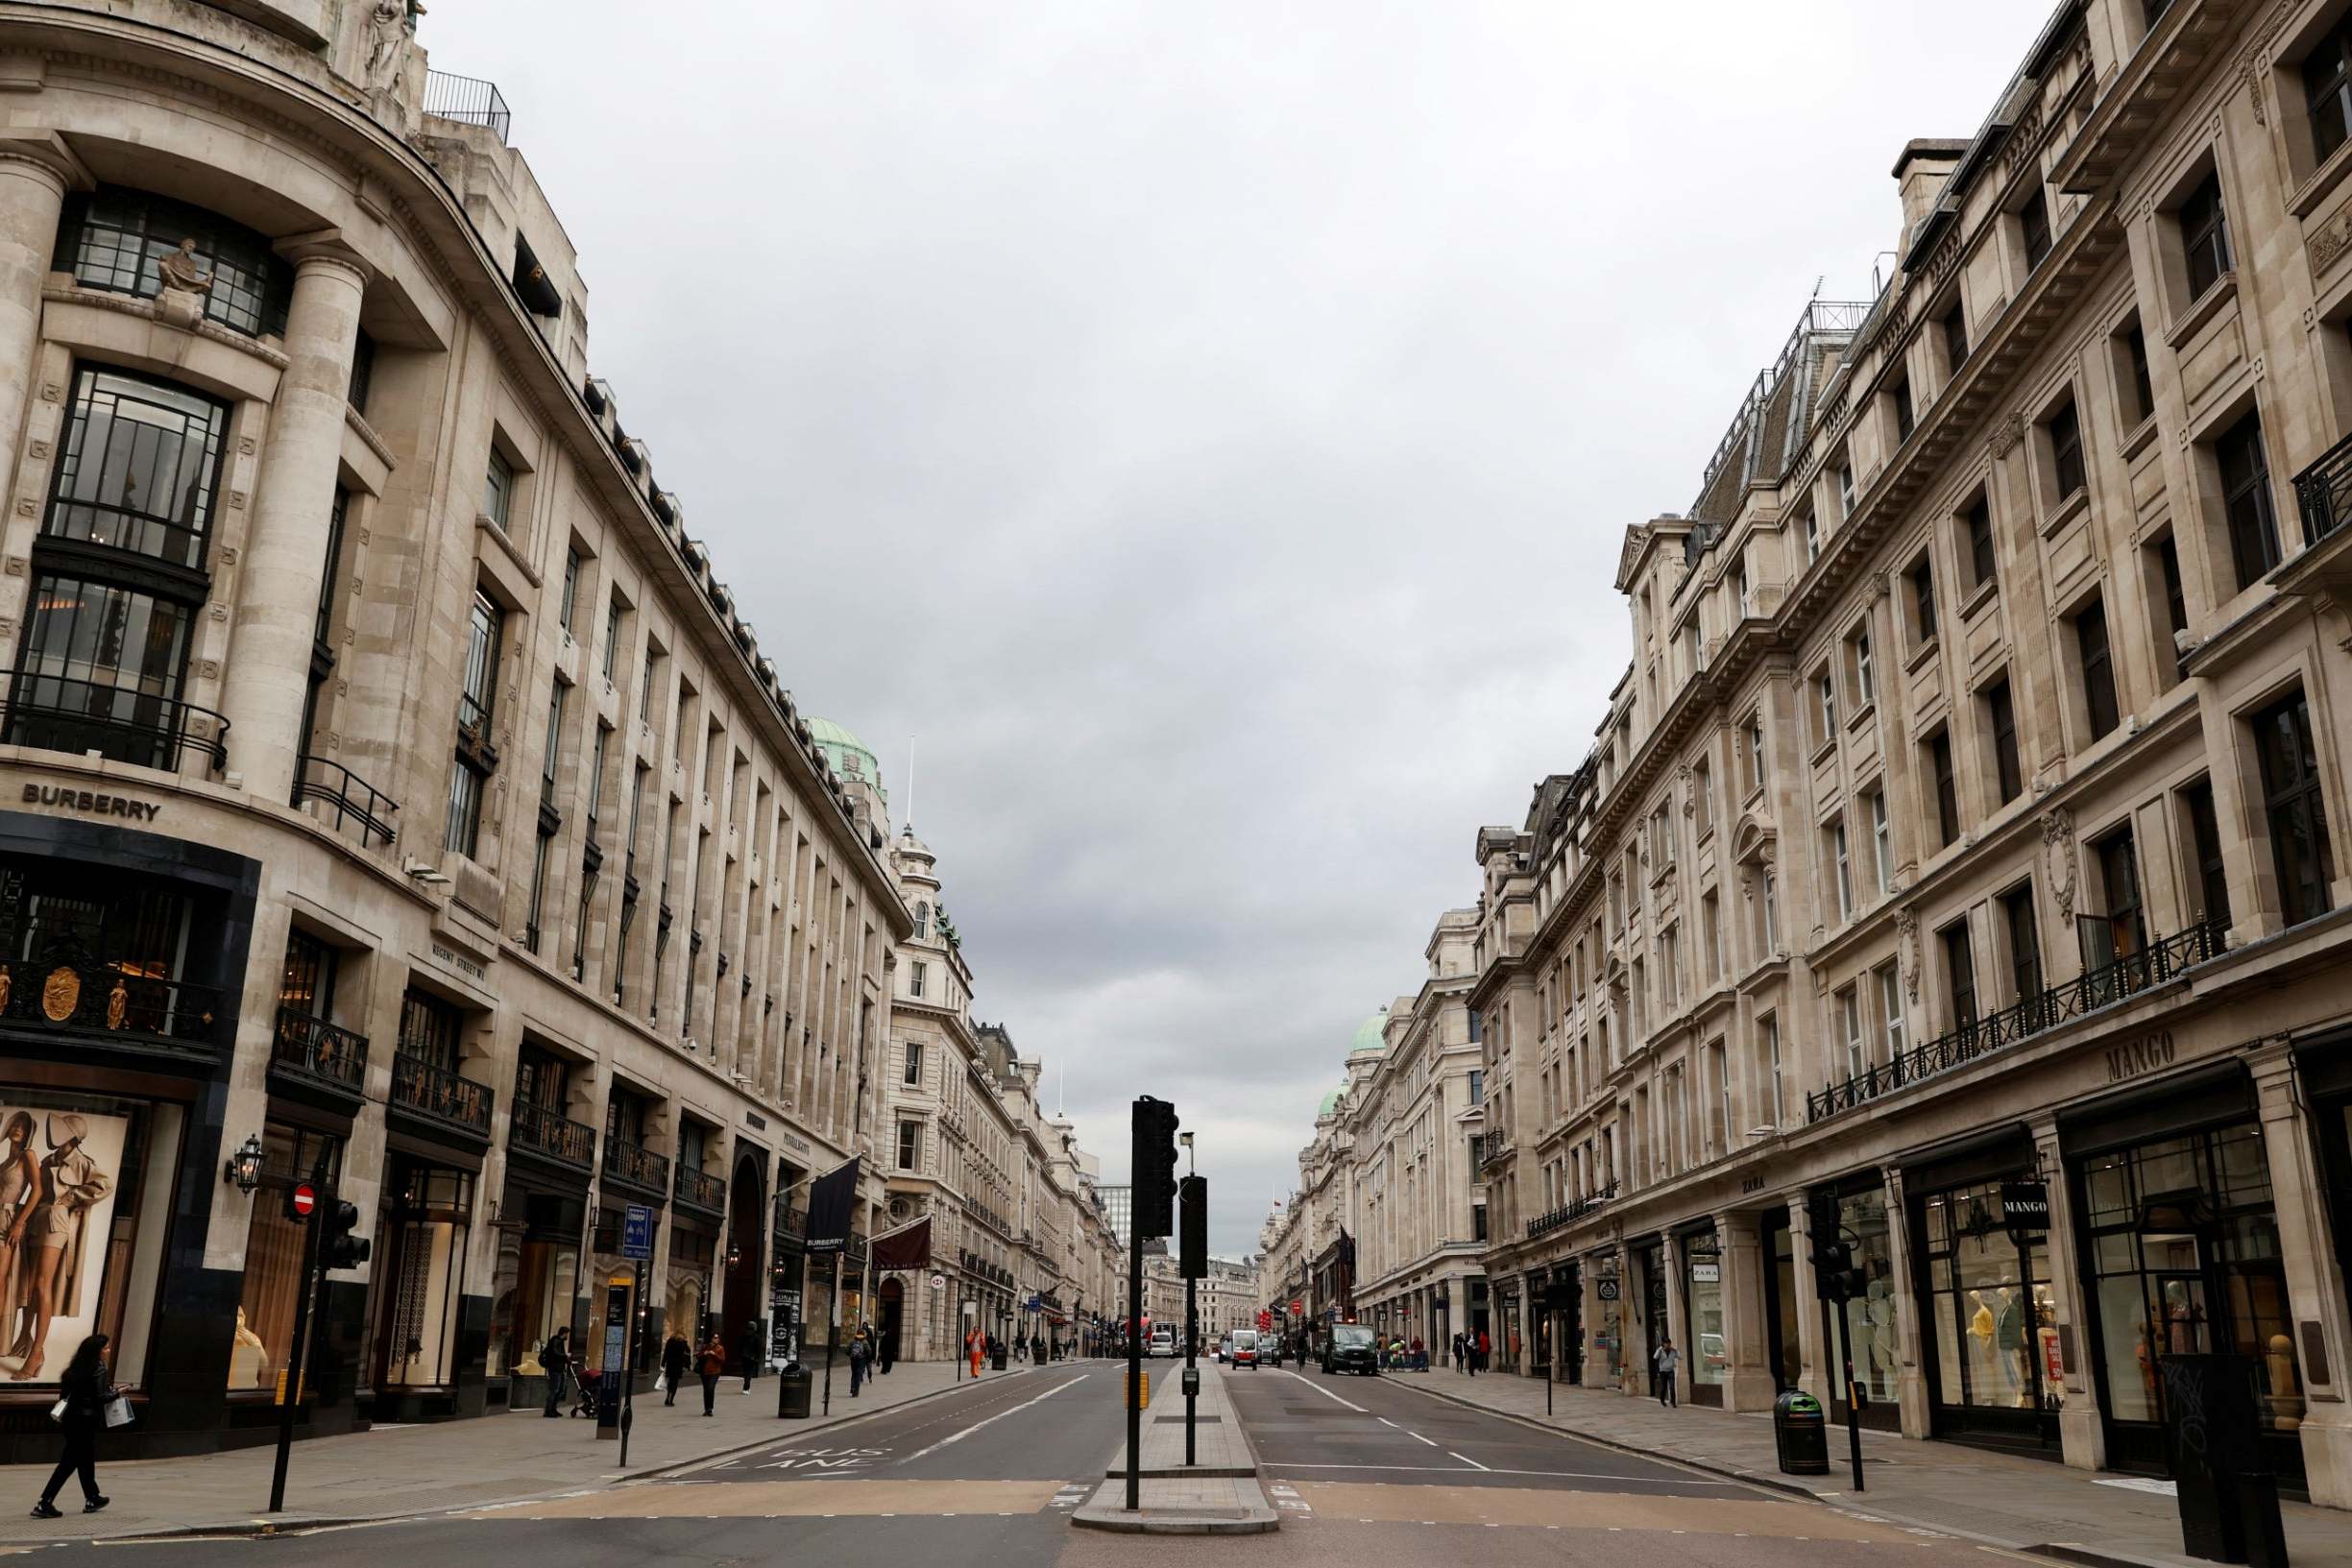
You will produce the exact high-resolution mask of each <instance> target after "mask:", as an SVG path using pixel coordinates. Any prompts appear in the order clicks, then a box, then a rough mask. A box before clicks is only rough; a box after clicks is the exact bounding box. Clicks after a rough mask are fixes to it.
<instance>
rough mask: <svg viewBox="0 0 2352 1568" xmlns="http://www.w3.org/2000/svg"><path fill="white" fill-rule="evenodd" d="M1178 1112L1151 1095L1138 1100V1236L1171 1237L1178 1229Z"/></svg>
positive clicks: (1134, 1163) (1134, 1162)
mask: <svg viewBox="0 0 2352 1568" xmlns="http://www.w3.org/2000/svg"><path fill="white" fill-rule="evenodd" d="M1134 1137H1135V1145H1134V1158H1133V1160H1132V1162H1131V1166H1130V1169H1132V1170H1133V1171H1134V1186H1135V1192H1134V1205H1133V1206H1134V1223H1135V1234H1136V1235H1137V1236H1167V1235H1169V1234H1170V1233H1171V1232H1173V1231H1174V1230H1175V1229H1176V1107H1175V1106H1173V1105H1171V1104H1169V1103H1168V1102H1167V1101H1166V1100H1164V1099H1153V1098H1152V1097H1151V1096H1150V1095H1142V1096H1138V1097H1137V1098H1136V1100H1135V1120H1134Z"/></svg>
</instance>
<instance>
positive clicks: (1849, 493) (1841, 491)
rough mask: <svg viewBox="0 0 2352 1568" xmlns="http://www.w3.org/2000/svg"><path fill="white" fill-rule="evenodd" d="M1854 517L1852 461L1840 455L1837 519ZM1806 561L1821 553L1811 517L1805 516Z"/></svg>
mask: <svg viewBox="0 0 2352 1568" xmlns="http://www.w3.org/2000/svg"><path fill="white" fill-rule="evenodd" d="M1853 516H1854V459H1853V458H1852V457H1849V456H1845V455H1842V454H1841V455H1840V456H1839V458H1838V460H1837V518H1838V520H1839V521H1840V522H1843V521H1844V520H1845V519H1848V518H1851V517H1853ZM1805 520H1806V536H1805V545H1806V560H1808V561H1809V560H1811V559H1812V558H1813V557H1814V556H1816V555H1819V554H1820V553H1821V542H1820V540H1819V538H1818V536H1817V535H1816V534H1815V533H1814V532H1813V529H1812V526H1811V525H1812V521H1813V519H1812V515H1811V514H1810V513H1807V514H1806V519H1805Z"/></svg>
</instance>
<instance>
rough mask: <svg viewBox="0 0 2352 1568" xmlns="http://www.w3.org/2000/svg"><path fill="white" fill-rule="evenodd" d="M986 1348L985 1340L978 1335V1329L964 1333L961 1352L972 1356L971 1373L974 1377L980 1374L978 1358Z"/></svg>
mask: <svg viewBox="0 0 2352 1568" xmlns="http://www.w3.org/2000/svg"><path fill="white" fill-rule="evenodd" d="M986 1348H987V1341H986V1340H984V1339H982V1338H981V1337H980V1330H978V1329H973V1330H971V1331H970V1332H969V1333H967V1334H965V1335H964V1337H963V1353H964V1354H965V1355H967V1356H969V1357H971V1358H972V1375H973V1376H974V1377H978V1376H980V1358H981V1355H982V1352H983V1351H984V1350H986Z"/></svg>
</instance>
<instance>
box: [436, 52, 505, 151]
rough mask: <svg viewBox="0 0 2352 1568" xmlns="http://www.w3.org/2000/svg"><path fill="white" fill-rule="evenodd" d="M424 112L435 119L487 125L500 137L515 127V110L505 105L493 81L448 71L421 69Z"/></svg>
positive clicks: (502, 137)
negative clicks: (422, 74) (423, 71)
mask: <svg viewBox="0 0 2352 1568" xmlns="http://www.w3.org/2000/svg"><path fill="white" fill-rule="evenodd" d="M424 112H425V113H426V114H429V115H431V116H432V117H433V118H434V119H436V120H455V121H456V122H457V123H458V124H459V125H479V126H487V127H489V128H490V129H491V130H493V131H495V132H497V133H498V139H499V140H500V141H504V140H505V139H506V137H507V133H509V132H511V131H513V130H514V128H515V115H514V111H513V110H512V109H508V108H507V107H506V99H505V97H504V96H503V95H501V94H500V93H499V91H498V88H497V84H496V83H491V82H483V81H480V80H477V79H476V78H473V77H471V76H456V75H453V74H451V73H450V72H448V71H431V70H428V71H426V72H425V73H424Z"/></svg>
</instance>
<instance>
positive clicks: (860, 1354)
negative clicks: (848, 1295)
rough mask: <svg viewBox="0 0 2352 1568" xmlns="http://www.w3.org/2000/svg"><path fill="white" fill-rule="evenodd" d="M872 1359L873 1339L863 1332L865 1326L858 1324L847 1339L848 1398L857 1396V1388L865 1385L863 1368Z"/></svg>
mask: <svg viewBox="0 0 2352 1568" xmlns="http://www.w3.org/2000/svg"><path fill="white" fill-rule="evenodd" d="M873 1359H874V1341H873V1339H872V1338H871V1337H870V1336H868V1335H867V1333H866V1332H865V1326H864V1325H863V1324H860V1325H859V1327H858V1332H857V1334H856V1335H855V1336H853V1337H852V1338H851V1339H850V1341H849V1397H850V1398H852V1399H855V1398H857V1397H858V1390H859V1389H861V1388H862V1387H865V1369H866V1366H867V1365H868V1364H869V1363H871V1362H872V1361H873Z"/></svg>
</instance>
